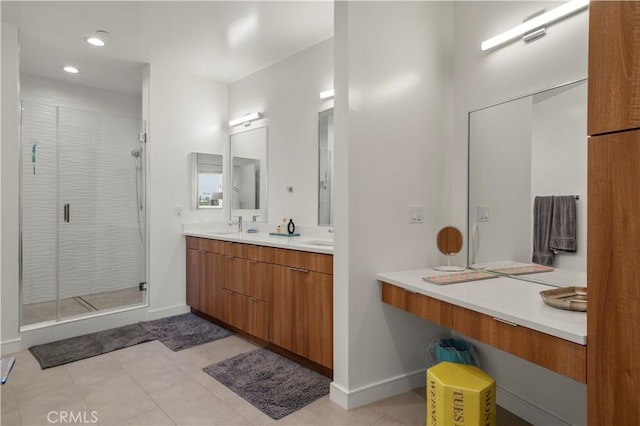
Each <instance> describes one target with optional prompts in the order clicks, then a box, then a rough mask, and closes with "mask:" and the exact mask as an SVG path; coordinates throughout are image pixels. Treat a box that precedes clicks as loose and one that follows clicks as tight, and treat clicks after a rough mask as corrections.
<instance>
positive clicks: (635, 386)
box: [587, 9, 640, 425]
mask: <svg viewBox="0 0 640 426" xmlns="http://www.w3.org/2000/svg"><path fill="white" fill-rule="evenodd" d="M636 10H639V9H636ZM638 13H640V12H638ZM590 77H591V76H590ZM588 175H589V178H588V200H589V205H588V207H587V209H588V212H587V220H588V221H589V234H588V235H587V247H588V251H587V276H588V277H589V308H588V309H587V336H589V337H588V342H589V343H588V345H587V351H588V353H587V359H588V369H587V384H588V385H587V396H588V407H589V413H588V414H589V416H588V419H589V424H590V425H626V424H638V419H640V404H638V395H640V358H639V354H640V340H639V339H638V330H640V257H639V256H638V254H639V253H640V185H639V184H640V130H636V131H631V132H624V133H617V134H612V135H605V136H597V137H592V138H590V139H589V169H588Z"/></svg>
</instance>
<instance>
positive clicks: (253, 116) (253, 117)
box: [229, 112, 262, 127]
mask: <svg viewBox="0 0 640 426" xmlns="http://www.w3.org/2000/svg"><path fill="white" fill-rule="evenodd" d="M260 118H262V113H261V112H250V113H248V114H245V115H243V116H242V117H240V118H236V119H235V120H231V121H229V126H231V127H233V126H237V125H239V124H243V123H250V122H252V121H253V120H258V119H260Z"/></svg>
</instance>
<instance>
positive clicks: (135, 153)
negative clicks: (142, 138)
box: [131, 148, 142, 158]
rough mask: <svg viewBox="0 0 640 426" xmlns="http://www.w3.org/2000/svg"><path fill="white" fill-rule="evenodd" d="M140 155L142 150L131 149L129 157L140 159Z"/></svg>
mask: <svg viewBox="0 0 640 426" xmlns="http://www.w3.org/2000/svg"><path fill="white" fill-rule="evenodd" d="M140 154H142V148H137V149H132V150H131V156H132V157H133V158H140Z"/></svg>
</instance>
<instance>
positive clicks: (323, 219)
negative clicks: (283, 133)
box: [318, 108, 333, 226]
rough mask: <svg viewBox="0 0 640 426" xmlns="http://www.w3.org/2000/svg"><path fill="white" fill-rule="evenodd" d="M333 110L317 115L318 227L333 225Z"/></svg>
mask: <svg viewBox="0 0 640 426" xmlns="http://www.w3.org/2000/svg"><path fill="white" fill-rule="evenodd" d="M332 185H333V108H331V109H328V110H326V111H322V112H320V114H319V115H318V225H320V226H332V225H333V202H332Z"/></svg>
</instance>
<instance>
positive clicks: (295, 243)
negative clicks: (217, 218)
mask: <svg viewBox="0 0 640 426" xmlns="http://www.w3.org/2000/svg"><path fill="white" fill-rule="evenodd" d="M223 232H228V231H223ZM183 233H184V235H185V236H189V237H198V238H208V239H210V240H220V241H229V242H232V243H244V244H255V245H257V246H267V247H277V248H283V249H289V250H298V251H308V252H311V253H320V254H331V255H332V254H333V246H332V245H331V246H327V245H316V244H312V243H313V242H314V241H320V242H326V243H327V244H328V243H329V242H331V240H328V239H326V238H318V237H306V236H299V237H275V236H271V235H269V233H266V232H258V233H255V234H252V233H247V232H242V233H240V232H233V233H231V234H229V233H223V234H222V233H221V234H218V233H215V231H184V232H183Z"/></svg>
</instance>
